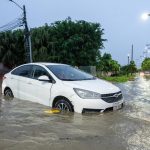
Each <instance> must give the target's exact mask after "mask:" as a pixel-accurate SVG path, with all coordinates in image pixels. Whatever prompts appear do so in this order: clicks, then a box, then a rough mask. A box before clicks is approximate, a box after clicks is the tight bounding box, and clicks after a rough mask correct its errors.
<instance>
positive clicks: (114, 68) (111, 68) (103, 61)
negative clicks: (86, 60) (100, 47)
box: [97, 53, 120, 74]
mask: <svg viewBox="0 0 150 150" xmlns="http://www.w3.org/2000/svg"><path fill="white" fill-rule="evenodd" d="M97 67H98V70H100V71H103V72H106V73H108V72H112V73H114V74H117V72H118V71H119V70H120V64H119V63H118V62H117V61H116V60H113V59H112V57H111V54H107V53H104V55H103V56H102V57H101V58H100V61H99V63H98V66H97Z"/></svg>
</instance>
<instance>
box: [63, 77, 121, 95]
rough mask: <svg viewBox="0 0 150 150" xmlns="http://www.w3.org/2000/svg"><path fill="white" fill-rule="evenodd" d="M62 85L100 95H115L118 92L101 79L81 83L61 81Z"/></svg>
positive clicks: (117, 89) (116, 88)
mask: <svg viewBox="0 0 150 150" xmlns="http://www.w3.org/2000/svg"><path fill="white" fill-rule="evenodd" d="M63 84H65V85H66V86H70V87H72V88H79V89H84V90H89V91H93V92H98V93H100V94H107V93H115V92H118V91H120V89H119V88H118V87H116V86H115V85H113V84H112V83H109V82H107V81H104V80H101V79H95V80H81V81H63Z"/></svg>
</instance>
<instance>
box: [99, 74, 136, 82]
mask: <svg viewBox="0 0 150 150" xmlns="http://www.w3.org/2000/svg"><path fill="white" fill-rule="evenodd" d="M100 78H101V79H104V80H107V81H110V82H117V83H122V82H127V81H133V80H134V78H135V75H129V76H127V75H120V76H113V77H107V76H105V77H104V76H101V77H100Z"/></svg>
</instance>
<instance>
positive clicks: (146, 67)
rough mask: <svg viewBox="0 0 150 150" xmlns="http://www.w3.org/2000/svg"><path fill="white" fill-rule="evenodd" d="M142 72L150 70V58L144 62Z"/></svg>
mask: <svg viewBox="0 0 150 150" xmlns="http://www.w3.org/2000/svg"><path fill="white" fill-rule="evenodd" d="M142 70H144V71H145V70H146V71H147V70H150V58H145V60H144V61H143V62H142Z"/></svg>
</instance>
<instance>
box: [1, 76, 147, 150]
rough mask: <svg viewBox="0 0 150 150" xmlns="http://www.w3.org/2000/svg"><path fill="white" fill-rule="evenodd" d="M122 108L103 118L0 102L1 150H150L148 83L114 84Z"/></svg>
mask: <svg viewBox="0 0 150 150" xmlns="http://www.w3.org/2000/svg"><path fill="white" fill-rule="evenodd" d="M117 86H119V87H120V88H121V89H122V91H123V94H124V98H125V101H126V104H125V107H124V108H123V109H121V110H119V111H114V112H107V113H103V114H97V113H96V114H83V115H81V114H77V113H74V114H72V113H70V114H51V115H48V114H45V113H44V110H45V109H47V107H45V106H43V105H40V104H36V103H32V102H28V101H22V100H18V99H13V100H4V99H3V98H1V100H0V150H51V149H52V150H60V149H62V150H81V149H82V150H84V149H85V150H91V149H92V150H150V79H145V78H136V80H135V81H131V82H127V83H124V84H117Z"/></svg>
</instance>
